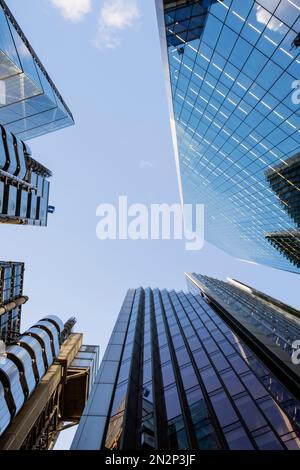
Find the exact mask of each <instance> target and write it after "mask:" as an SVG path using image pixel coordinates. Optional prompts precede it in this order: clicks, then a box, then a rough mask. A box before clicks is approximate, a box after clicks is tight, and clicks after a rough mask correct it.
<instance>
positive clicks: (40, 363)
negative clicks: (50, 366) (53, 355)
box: [19, 336, 46, 380]
mask: <svg viewBox="0 0 300 470" xmlns="http://www.w3.org/2000/svg"><path fill="white" fill-rule="evenodd" d="M19 342H20V345H22V343H25V344H26V345H27V346H28V347H29V348H30V349H31V351H32V357H34V360H35V362H36V366H37V370H38V374H39V379H40V380H41V379H42V377H44V375H45V373H46V367H45V364H44V359H43V351H42V347H41V345H40V343H39V342H38V340H37V339H35V338H34V337H33V336H21V338H20V339H19Z"/></svg>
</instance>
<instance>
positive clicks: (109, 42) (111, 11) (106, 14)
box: [96, 0, 140, 49]
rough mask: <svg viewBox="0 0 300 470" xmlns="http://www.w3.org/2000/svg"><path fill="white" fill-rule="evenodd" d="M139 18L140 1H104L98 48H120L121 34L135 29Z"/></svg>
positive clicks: (99, 24) (97, 40) (100, 19)
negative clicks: (132, 28) (126, 30)
mask: <svg viewBox="0 0 300 470" xmlns="http://www.w3.org/2000/svg"><path fill="white" fill-rule="evenodd" d="M139 17H140V10H139V7H138V0H102V4H101V8H100V14H99V20H98V34H97V38H96V46H97V47H98V48H99V49H102V48H109V49H114V48H115V47H118V46H119V44H120V42H121V39H120V33H121V32H122V31H124V30H125V29H129V28H131V27H133V26H134V24H135V22H136V21H137V20H138V18H139Z"/></svg>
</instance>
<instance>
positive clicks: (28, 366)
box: [7, 346, 36, 395]
mask: <svg viewBox="0 0 300 470" xmlns="http://www.w3.org/2000/svg"><path fill="white" fill-rule="evenodd" d="M7 352H8V353H10V354H11V355H12V356H15V357H16V358H17V359H19V361H20V362H21V363H22V365H23V368H24V376H25V380H26V383H27V387H28V392H29V395H31V394H32V392H33V391H34V389H35V387H36V379H35V376H34V372H33V366H32V359H31V357H30V354H29V352H28V351H26V349H25V348H23V347H22V346H11V347H9V348H8V350H7Z"/></svg>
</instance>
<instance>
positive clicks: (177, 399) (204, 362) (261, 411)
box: [72, 289, 300, 450]
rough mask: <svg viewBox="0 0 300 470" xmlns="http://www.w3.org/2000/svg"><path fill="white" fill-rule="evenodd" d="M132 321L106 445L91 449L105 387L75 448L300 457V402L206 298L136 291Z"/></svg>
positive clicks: (98, 393)
mask: <svg viewBox="0 0 300 470" xmlns="http://www.w3.org/2000/svg"><path fill="white" fill-rule="evenodd" d="M130 312H131V313H130V318H129V322H128V328H127V329H126V335H125V336H124V339H123V343H122V347H120V348H121V349H120V351H122V352H120V354H119V357H120V359H119V362H118V366H117V367H118V373H117V374H116V375H115V379H114V381H113V389H111V390H110V394H109V398H105V400H106V401H107V402H108V403H109V405H108V409H109V411H108V412H107V413H106V418H105V424H103V426H102V428H101V436H102V437H101V442H102V444H100V445H99V439H94V441H95V442H98V445H95V446H93V445H91V444H90V443H88V442H87V438H88V434H89V432H90V431H89V430H88V426H87V423H88V422H89V421H88V420H89V419H91V418H92V417H93V416H92V413H91V412H90V413H89V411H88V410H92V409H95V406H96V403H98V406H100V402H101V400H103V397H104V393H105V389H104V388H103V387H104V385H105V381H104V380H102V381H101V380H99V384H98V388H97V391H95V392H94V393H92V398H91V400H90V401H91V403H90V404H89V405H88V407H87V410H86V411H85V415H86V420H87V421H85V422H84V423H83V424H80V426H79V431H78V432H77V435H76V437H75V441H74V443H73V447H72V448H73V449H87V448H94V449H96V448H98V449H99V448H109V449H132V448H137V449H140V448H155V449H160V450H163V449H165V450H167V449H169V450H184V449H200V450H207V449H228V448H229V449H278V450H279V449H300V428H299V426H300V404H299V402H298V401H297V399H296V398H295V397H294V396H293V395H292V394H291V393H290V391H289V390H287V388H286V387H285V386H283V384H282V383H281V382H280V381H279V380H278V378H277V377H276V376H275V375H274V373H272V372H271V371H270V370H269V369H268V367H266V365H265V363H264V362H263V361H262V360H261V359H260V358H259V357H257V355H256V354H255V353H254V352H253V350H252V349H250V348H249V345H246V344H245V343H244V342H243V340H241V338H240V337H239V336H238V335H237V333H236V332H235V331H234V330H233V329H232V328H231V327H229V325H228V324H227V322H226V321H225V320H224V319H223V318H221V317H220V315H219V314H218V313H217V310H216V309H214V308H213V307H212V305H210V304H209V303H208V302H207V301H206V300H205V298H203V297H202V296H201V295H200V294H199V289H198V292H195V294H192V293H189V294H185V293H183V292H179V293H176V292H175V291H171V292H169V291H166V290H162V291H160V290H158V289H154V290H151V289H145V290H143V289H138V290H137V291H135V297H134V301H133V302H132V307H131V309H130ZM117 325H118V322H117V324H116V327H117ZM114 334H115V333H113V336H114ZM113 336H112V338H113ZM110 348H111V346H109V347H108V350H107V352H106V354H105V360H107V357H106V356H107V354H110ZM106 393H107V392H106ZM91 425H92V422H91V421H90V426H91Z"/></svg>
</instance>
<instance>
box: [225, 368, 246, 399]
mask: <svg viewBox="0 0 300 470" xmlns="http://www.w3.org/2000/svg"><path fill="white" fill-rule="evenodd" d="M221 378H222V380H223V382H224V384H225V386H226V388H227V390H228V392H229V393H230V395H231V396H234V395H238V394H239V393H241V392H243V391H244V390H245V388H244V387H243V385H242V383H241V381H240V379H239V378H238V376H237V375H236V374H235V372H234V371H233V370H230V371H228V372H223V374H221Z"/></svg>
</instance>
